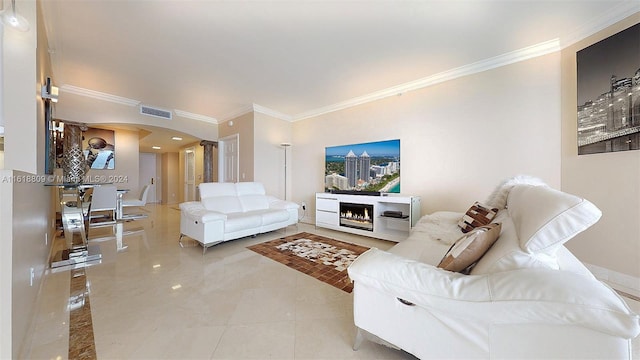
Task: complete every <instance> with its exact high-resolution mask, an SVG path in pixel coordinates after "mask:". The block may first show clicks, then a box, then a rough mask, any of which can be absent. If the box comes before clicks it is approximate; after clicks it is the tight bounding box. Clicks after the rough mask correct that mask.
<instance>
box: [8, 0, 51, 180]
mask: <svg viewBox="0 0 640 360" xmlns="http://www.w3.org/2000/svg"><path fill="white" fill-rule="evenodd" d="M4 5H5V6H4V9H6V8H7V6H8V7H11V3H10V2H9V1H5V4H4ZM20 14H21V15H22V16H24V17H25V18H26V19H27V21H29V23H30V24H31V30H30V31H29V32H24V33H23V32H17V31H12V30H9V29H7V30H5V31H4V38H3V43H2V46H3V58H2V64H1V65H2V66H3V69H2V76H3V77H4V79H2V86H3V89H2V92H1V93H2V96H3V99H2V106H1V108H2V112H3V113H2V117H3V119H4V125H5V139H4V147H5V149H4V151H5V154H4V162H5V166H4V167H5V168H6V169H16V170H22V171H26V172H29V173H33V174H37V173H38V172H40V173H42V171H43V170H44V169H43V167H44V147H43V145H39V144H38V143H37V141H36V139H38V138H39V135H38V122H37V121H35V119H36V118H37V109H38V107H37V103H36V101H38V100H39V98H38V97H37V96H38V94H39V91H38V89H37V88H38V78H37V75H36V69H37V67H36V59H37V57H36V43H37V24H36V3H35V1H24V2H23V3H21V4H20ZM1 32H2V30H0V34H1ZM25 144H31V145H32V146H25ZM39 157H40V159H41V163H42V164H43V165H42V166H41V167H39V166H38V165H39V161H38V158H39Z"/></svg>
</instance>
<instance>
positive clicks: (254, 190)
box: [235, 182, 266, 196]
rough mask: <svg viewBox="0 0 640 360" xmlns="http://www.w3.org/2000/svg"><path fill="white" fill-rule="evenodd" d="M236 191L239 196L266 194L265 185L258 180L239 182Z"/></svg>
mask: <svg viewBox="0 0 640 360" xmlns="http://www.w3.org/2000/svg"><path fill="white" fill-rule="evenodd" d="M235 185H236V193H237V194H238V196H243V195H264V194H266V192H265V190H264V185H262V183H258V182H239V183H236V184H235Z"/></svg>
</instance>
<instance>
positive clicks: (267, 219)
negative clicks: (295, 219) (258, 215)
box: [262, 210, 289, 226]
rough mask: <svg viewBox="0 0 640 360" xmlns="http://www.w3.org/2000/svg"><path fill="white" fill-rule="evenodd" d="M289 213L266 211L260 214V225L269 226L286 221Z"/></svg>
mask: <svg viewBox="0 0 640 360" xmlns="http://www.w3.org/2000/svg"><path fill="white" fill-rule="evenodd" d="M288 219H289V212H288V211H287V210H267V211H264V212H263V213H262V225H263V226H264V225H271V224H276V223H279V222H283V221H287V220H288Z"/></svg>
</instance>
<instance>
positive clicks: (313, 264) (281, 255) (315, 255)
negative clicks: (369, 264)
mask: <svg viewBox="0 0 640 360" xmlns="http://www.w3.org/2000/svg"><path fill="white" fill-rule="evenodd" d="M247 249H249V250H252V251H255V252H257V253H258V254H260V255H263V256H266V257H268V258H270V259H272V260H275V261H277V262H279V263H281V264H284V265H287V266H288V267H290V268H292V269H295V270H298V271H300V272H303V273H305V274H307V275H309V276H313V277H314V278H316V279H318V280H320V281H322V282H325V283H327V284H329V285H332V286H335V287H337V288H338V289H341V290H344V291H346V292H349V293H350V292H351V291H352V290H353V284H352V283H351V280H350V279H349V275H348V274H347V267H348V266H349V264H351V263H352V262H353V260H355V259H356V258H357V257H358V256H359V255H360V254H362V253H363V252H365V251H367V250H369V248H368V247H365V246H360V245H355V244H350V243H346V242H343V241H338V240H334V239H329V238H326V237H324V236H319V235H314V234H310V233H306V232H303V233H299V234H296V235H291V236H287V237H283V238H280V239H277V240H271V241H267V242H264V243H261V244H256V245H252V246H249V247H247Z"/></svg>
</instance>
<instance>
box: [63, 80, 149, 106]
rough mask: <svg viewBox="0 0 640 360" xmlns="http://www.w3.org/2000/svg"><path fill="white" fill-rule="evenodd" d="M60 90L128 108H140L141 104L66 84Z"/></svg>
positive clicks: (137, 101) (136, 101)
mask: <svg viewBox="0 0 640 360" xmlns="http://www.w3.org/2000/svg"><path fill="white" fill-rule="evenodd" d="M60 90H61V91H63V92H66V93H69V94H75V95H80V96H86V97H90V98H93V99H98V100H102V101H109V102H112V103H116V104H121V105H127V106H138V105H140V103H141V102H140V101H139V100H134V99H129V98H125V97H122V96H117V95H111V94H107V93H103V92H100V91H95V90H89V89H85V88H81V87H78V86H73V85H69V84H64V85H62V86H60Z"/></svg>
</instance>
